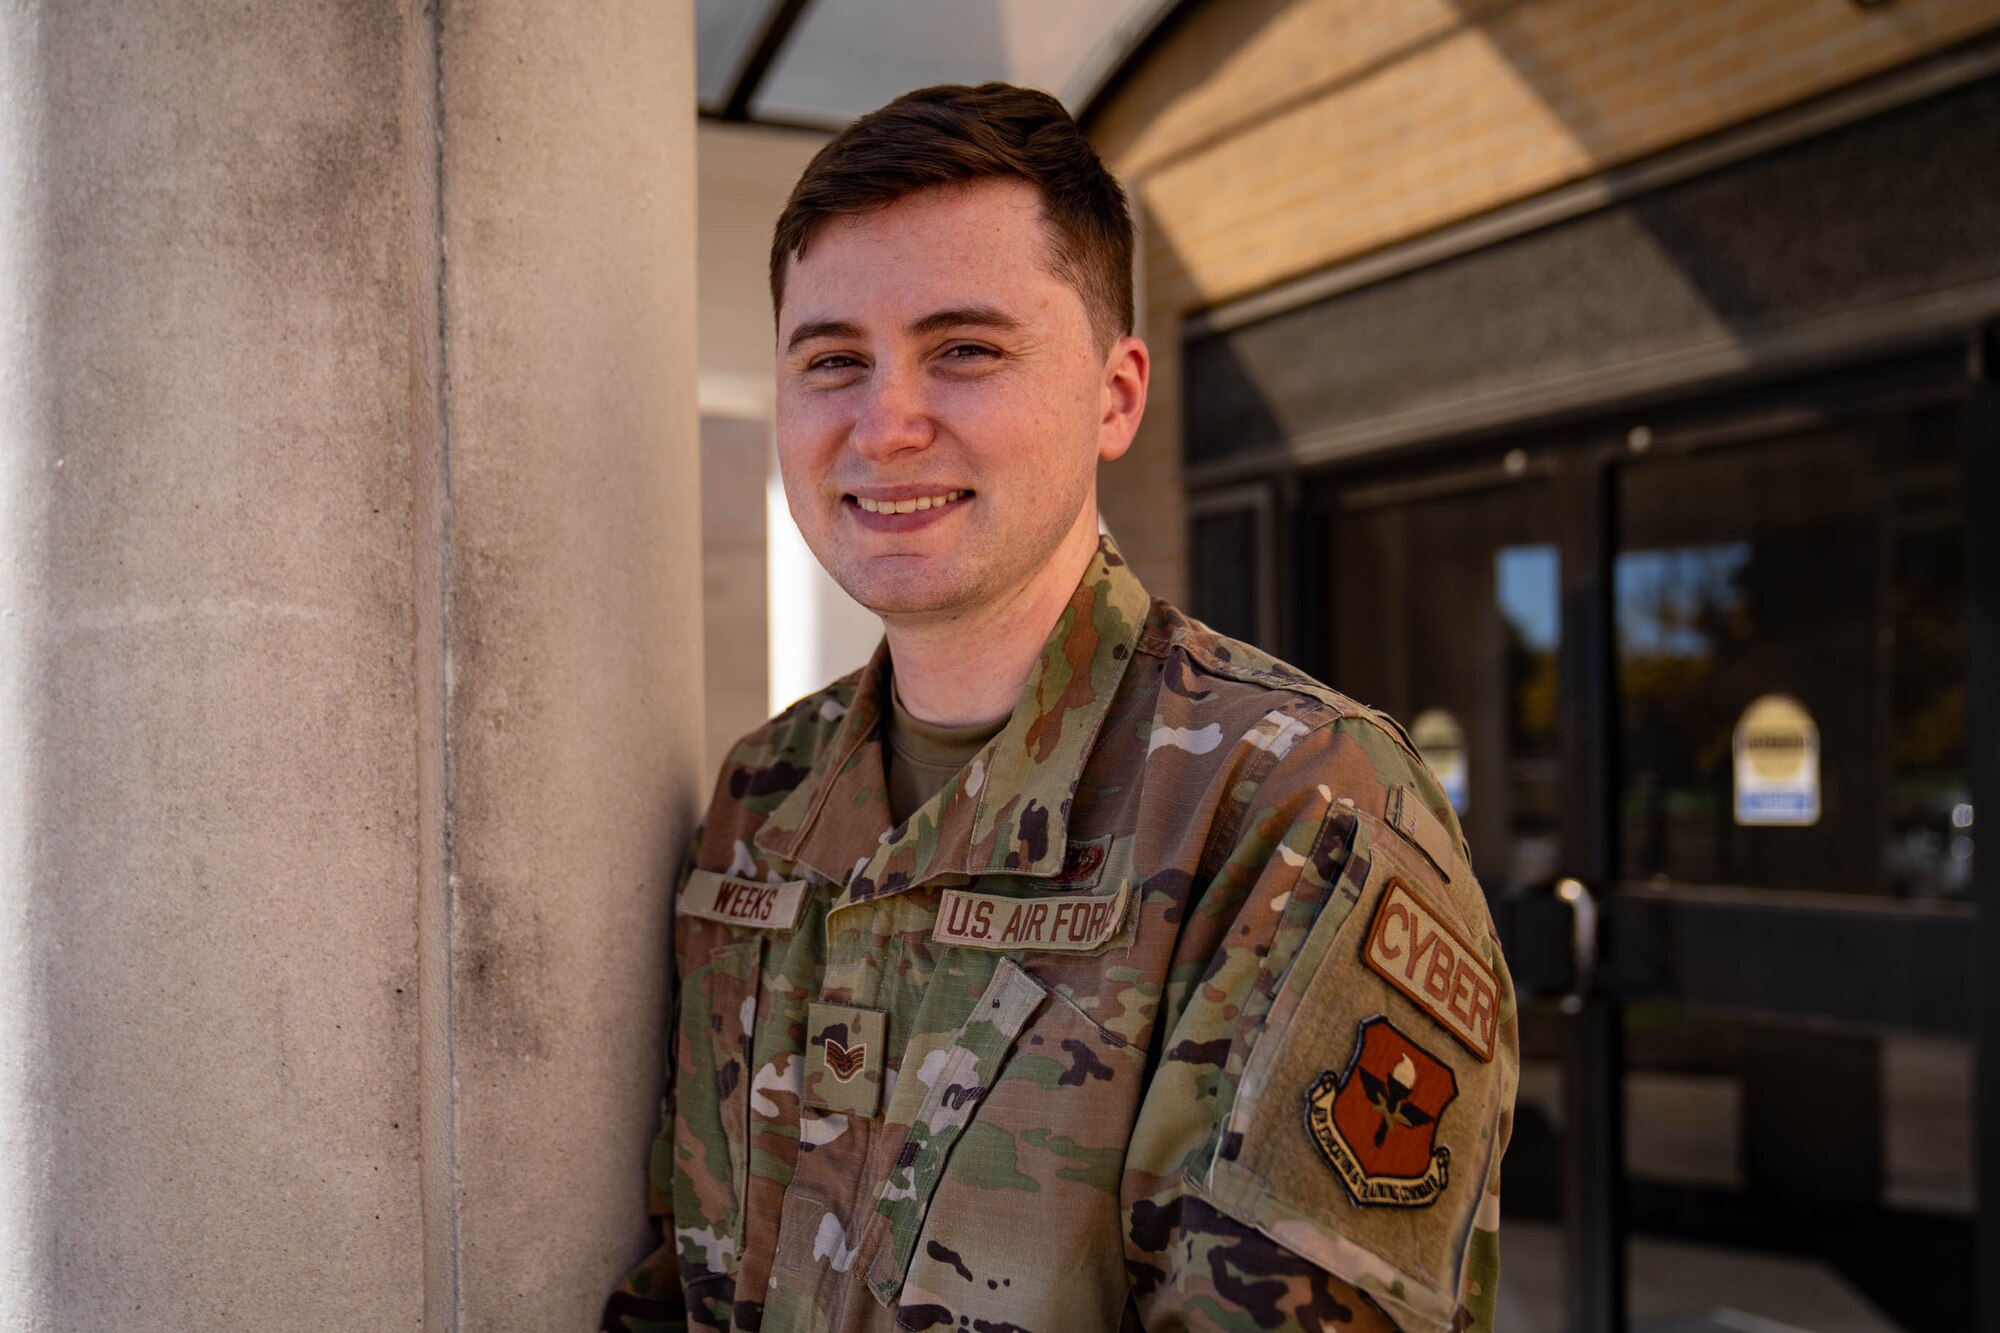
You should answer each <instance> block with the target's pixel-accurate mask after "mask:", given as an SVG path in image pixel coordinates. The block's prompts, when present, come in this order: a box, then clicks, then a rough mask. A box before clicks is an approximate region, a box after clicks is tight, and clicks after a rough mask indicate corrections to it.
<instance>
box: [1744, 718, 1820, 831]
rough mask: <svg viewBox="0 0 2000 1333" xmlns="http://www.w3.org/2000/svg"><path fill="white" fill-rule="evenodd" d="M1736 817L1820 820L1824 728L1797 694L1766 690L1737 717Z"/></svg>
mask: <svg viewBox="0 0 2000 1333" xmlns="http://www.w3.org/2000/svg"><path fill="white" fill-rule="evenodd" d="M1733 749H1734V752H1735V761H1736V763H1735V768H1736V822H1737V823H1738V824H1744V825H1750V826H1755V827H1787V826H1789V827H1794V828H1804V827H1808V826H1810V825H1813V824H1817V823H1819V805H1820V802H1819V728H1818V727H1817V726H1816V725H1814V723H1813V719H1812V714H1811V713H1809V712H1807V711H1806V706H1805V705H1804V704H1802V703H1800V702H1799V701H1798V700H1797V699H1794V698H1792V697H1791V696H1790V695H1785V694H1766V695H1763V696H1762V697H1760V698H1757V699H1754V700H1752V701H1751V704H1750V706H1749V707H1748V708H1746V709H1744V710H1743V716H1742V717H1741V718H1739V719H1738V720H1737V723H1736V737H1735V742H1734V745H1733Z"/></svg>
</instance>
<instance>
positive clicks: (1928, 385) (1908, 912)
mask: <svg viewBox="0 0 2000 1333" xmlns="http://www.w3.org/2000/svg"><path fill="white" fill-rule="evenodd" d="M1996 364H2000V334H1996V333H1995V332H1994V330H1993V329H1992V328H1989V329H1986V330H1982V331H1981V332H1980V333H1978V334H1977V335H1971V336H1966V337H1961V338H1959V339H1957V340H1954V341H1953V342H1951V343H1948V344H1942V345H1933V346H1931V347H1929V348H1926V349H1923V350H1921V351H1918V352H1911V353H1903V354H1899V355H1896V356H1894V357H1885V358H1882V359H1879V360H1877V361H1875V362H1873V363H1870V364H1863V365H1859V366H1842V367H1838V368H1834V369H1830V370H1826V371H1822V372H1821V373H1818V374H1815V375H1811V376H1800V377H1797V378H1794V379H1792V380H1789V381H1787V382H1786V383H1784V384H1781V385H1775V386H1774V385H1764V386H1758V387H1753V388H1749V389H1743V390H1738V391H1734V392H1729V393H1720V394H1715V393H1711V394H1707V395H1696V394H1689V395H1687V396H1685V397H1682V398H1681V399H1680V400H1679V401H1678V402H1676V403H1674V404H1672V405H1669V406H1665V407H1663V406H1660V405H1659V404H1657V403H1655V404H1650V405H1649V404H1645V403H1636V402H1635V403H1634V404H1632V405H1630V406H1629V407H1627V408H1625V409H1624V410H1622V411H1621V410H1614V411H1611V412H1608V413H1606V414H1605V415H1603V416H1600V417H1596V418H1595V419H1594V422H1593V423H1590V424H1585V425H1581V426H1575V427H1569V428H1545V429H1541V430H1538V431H1536V432H1535V434H1534V435H1533V436H1532V438H1533V440H1534V441H1535V444H1536V449H1537V453H1538V455H1546V456H1551V457H1553V458H1555V459H1556V464H1555V476H1554V480H1555V482H1556V490H1557V495H1558V497H1559V514H1558V517H1557V525H1556V527H1557V533H1556V535H1557V539H1558V541H1559V543H1560V550H1561V553H1562V559H1561V578H1562V584H1561V590H1562V615H1563V621H1562V623H1563V635H1562V639H1561V645H1560V649H1559V659H1558V669H1559V678H1560V681H1561V690H1560V695H1559V698H1560V703H1559V711H1558V723H1557V725H1558V742H1559V748H1560V752H1561V754H1562V758H1563V769H1564V772H1565V775H1566V777H1565V781H1564V784H1563V787H1562V800H1561V804H1560V830H1561V839H1560V840H1561V846H1562V852H1563V862H1562V864H1563V866H1564V873H1565V874H1566V875H1570V876H1574V877H1575V878H1577V879H1579V880H1581V881H1583V882H1584V883H1585V884H1587V885H1588V886H1590V888H1591V889H1593V890H1594V891H1595V892H1596V894H1597V897H1598V906H1599V909H1600V910H1599V918H1600V923H1601V931H1600V938H1601V940H1602V945H1601V956H1600V958H1599V963H1598V967H1597V969H1596V971H1595V976H1594V978H1593V979H1592V981H1591V983H1590V984H1589V985H1588V986H1587V987H1586V988H1585V989H1583V990H1582V991H1581V992H1580V993H1579V994H1577V995H1575V996H1573V997H1571V998H1570V999H1569V1000H1568V1001H1567V1003H1566V1004H1565V1010H1566V1020H1565V1042H1564V1051H1563V1063H1564V1065H1565V1070H1564V1084H1565V1101H1566V1106H1567V1123H1568V1124H1569V1126H1571V1132H1569V1133H1568V1134H1566V1135H1565V1137H1564V1141H1563V1156H1564V1161H1563V1175H1564V1181H1563V1204H1564V1225H1565V1242H1564V1254H1565V1260H1566V1263H1567V1272H1566V1274H1565V1284H1566V1291H1565V1296H1566V1301H1565V1304H1566V1309H1567V1312H1568V1315H1569V1322H1570V1327H1571V1328H1572V1329H1576V1330H1589V1331H1590V1333H1599V1331H1600V1330H1602V1331H1603V1333H1623V1330H1624V1329H1625V1327H1626V1317H1625V1309H1626V1300H1625V1288H1626V1273H1625V1255H1626V1245H1625V1241H1626V1239H1627V1237H1628V1235H1629V1230H1630V1227H1629V1214H1628V1207H1627V1203H1628V1191H1627V1189H1626V1188H1625V1182H1624V1170H1623V1145H1622V1136H1623V1123H1624V1115H1623V1105H1622V1088H1623V1079H1622V1070H1623V1065H1624V1058H1623V1052H1622V1048H1621V1042H1622V1032H1623V1014H1622V1009H1623V1006H1624V1004H1626V1003H1627V1002H1630V1001H1634V1000H1639V999H1651V1000H1665V1001H1669V1002H1674V1003H1684V1004H1689V1005H1693V1006H1698V1007H1702V1008H1706V1009H1712V1010H1717V1011H1722V1012H1726V1013H1736V1014H1742V1015H1758V1016H1778V1017H1813V1018H1824V1019H1832V1020H1835V1021H1846V1022H1865V1023H1870V1024H1873V1025H1875V1026H1877V1027H1881V1028H1904V1029H1915V1030H1927V1031H1932V1032H1948V1033H1953V1034H1956V1035H1962V1036H1970V1037H1973V1038H1975V1040H1976V1041H1977V1043H1978V1044H1977V1047H1976V1050H1977V1057H1976V1058H1977V1062H1978V1063H1977V1073H1976V1080H1975V1087H1974V1116H1975V1153H1976V1160H1977V1165H1976V1168H1975V1169H1976V1171H1977V1173H1978V1180H1977V1191H1978V1193H1977V1198H1978V1199H1979V1201H1980V1205H1981V1206H1980V1207H1979V1210H1978V1213H1977V1216H1976V1218H1975V1222H1974V1228H1975V1239H1974V1248H1973V1261H1974V1267H1975V1274H1976V1276H1975V1281H1976V1282H1977V1284H1978V1288H1979V1289H1978V1293H1977V1297H1976V1299H1977V1302H1978V1317H1977V1327H1979V1328H1981V1329H1986V1330H1991V1331H1992V1333H2000V1217H1996V1216H1995V1214H1996V1213H2000V984H1995V985H1989V986H1985V987H1981V986H1980V985H1979V978H1980V975H1981V971H1982V967H1981V965H1982V963H1983V964H1986V965H1988V970H1987V972H1986V974H1987V975H1991V976H1994V977H2000V929H1992V928H1985V927H1984V923H1986V922H1996V921H2000V850H1996V848H2000V838H1994V837H1989V838H1988V839H1987V841H1988V842H1989V843H1994V844H1996V848H1989V849H1988V851H1987V853H1986V854H1985V855H1984V856H1979V855H1975V858H1974V884H1973V892H1972V896H1971V903H1972V904H1974V905H1975V906H1973V907H1969V908H1966V909H1963V910H1955V909H1939V908H1930V907H1915V906H1910V905H1903V904H1898V903H1894V902H1882V901H1879V900H1877V901H1860V902H1857V901H1855V900H1853V899H1851V898H1846V899H1843V898H1837V897H1835V896H1833V895H1828V896H1827V897H1826V898H1825V899H1821V898H1820V897H1819V896H1818V895H1801V894H1798V893H1795V892H1769V893H1767V892H1760V891H1756V890H1748V889H1730V888H1717V889H1708V888H1683V887H1675V888H1666V889H1662V888H1658V887H1655V886H1651V885H1631V884H1620V883H1619V882H1618V881H1617V878H1616V867H1617V866H1618V864H1619V861H1618V856H1617V845H1616V838H1617V821H1616V819H1615V794H1614V793H1615V783H1614V778H1615V774H1616V772H1617V763H1618V755H1617V753H1616V748H1615V747H1616V743H1617V736H1618V728H1617V718H1616V714H1615V709H1616V706H1617V696H1616V691H1615V674H1614V673H1615V660H1614V653H1613V646H1614V642H1615V640H1614V633H1615V621H1614V608H1613V599H1612V588H1611V570H1612V563H1613V557H1614V555H1615V552H1616V550H1617V548H1618V542H1617V533H1616V530H1615V521H1616V513H1615V504H1614V494H1613V489H1612V488H1613V485H1614V481H1615V478H1616V476H1617V472H1618V469H1619V468H1620V467H1621V466H1623V465H1624V464H1625V463H1627V462H1628V461H1631V460H1632V459H1633V458H1634V457H1635V456H1637V455H1638V454H1639V453H1640V452H1641V451H1643V450H1651V449H1655V448H1657V449H1661V450H1663V451H1668V450H1671V451H1676V452H1678V451H1681V450H1696V449H1709V448H1723V447H1728V446H1730V445H1731V444H1734V443H1740V442H1747V441H1751V440H1755V439H1760V438H1767V437H1768V436H1770V435H1772V434H1775V433H1781V432H1784V431H1787V430H1791V429H1799V428H1804V427H1809V426H1812V425H1815V424H1821V423H1829V422H1833V421H1838V420H1840V419H1843V418H1846V417H1849V416H1853V415H1856V414H1859V413H1862V412H1868V411H1884V410H1894V409H1895V408H1896V407H1897V406H1899V405H1903V404H1908V405H1910V406H1916V405H1919V404H1921V403H1924V402H1935V401H1938V400H1940V399H1953V400H1956V401H1958V402H1959V404H1960V407H1961V413H1960V420H1961V422H1962V444H1963V463H1964V468H1965V472H1964V476H1965V485H1966V494H1967V495H1968V497H1992V498H1991V499H1989V500H1987V501H1986V502H1985V503H1984V504H1983V505H1982V503H1981V500H1980V499H1979V498H1973V499H1971V500H1970V501H1969V503H1968V505H1967V522H1966V543H1967V545H1966V557H1967V559H1966V580H1967V587H1966V597H1967V606H1966V615H1967V626H1966V628H1967V640H1968V649H1967V663H1966V669H1967V680H1968V682H1980V681H1989V682H2000V393H1996V389H1995V385H1994V382H1993V380H1994V373H1993V372H1994V368H1995V366H1996ZM1639 423H1651V424H1648V425H1646V426H1645V427H1644V429H1642V430H1634V429H1633V427H1634V426H1635V425H1638V424H1639ZM1517 443H1518V441H1517V440H1513V439H1509V438H1507V437H1504V436H1500V435H1487V436H1485V437H1483V438H1482V439H1478V440H1467V441H1439V442H1436V443H1435V444H1433V445H1431V446H1429V447H1426V448H1422V449H1407V450H1398V451H1397V452H1396V455H1395V458H1394V459H1393V460H1364V461H1360V462H1356V463H1353V464H1348V465H1341V466H1335V467H1330V468H1322V469H1314V470H1311V471H1290V470H1288V472H1287V474H1286V475H1284V476H1282V477H1281V478H1279V481H1280V487H1279V489H1280V493H1281V494H1283V495H1284V497H1285V504H1284V505H1283V506H1281V507H1282V508H1283V509H1284V511H1285V512H1284V513H1283V514H1281V515H1279V516H1278V521H1280V522H1283V523H1285V524H1286V525H1287V527H1288V528H1289V530H1290V532H1291V533H1292V540H1293V546H1292V550H1293V551H1294V552H1295V555H1294V561H1293V562H1292V563H1293V570H1292V577H1291V578H1290V580H1289V582H1290V585H1291V586H1290V588H1289V589H1288V590H1287V591H1288V593H1289V596H1288V597H1287V599H1286V600H1287V602H1288V604H1289V605H1288V610H1289V611H1290V612H1291V615H1290V616H1289V617H1288V618H1289V619H1290V621H1291V623H1292V624H1293V625H1294V626H1303V627H1306V628H1307V630H1308V633H1307V634H1306V635H1305V636H1304V637H1302V638H1301V640H1300V641H1299V642H1298V643H1297V644H1296V645H1293V646H1292V647H1293V650H1294V651H1295V652H1297V653H1298V655H1299V657H1300V659H1301V660H1302V664H1303V665H1305V666H1307V667H1308V669H1311V670H1313V671H1315V672H1316V673H1317V674H1320V675H1322V676H1324V675H1325V674H1326V672H1327V670H1328V669H1329V668H1330V666H1331V664H1332V661H1333V652H1332V649H1333V646H1334V645H1333V643H1332V641H1331V636H1332V634H1333V633H1334V632H1335V631H1334V624H1335V623H1336V620H1337V618H1334V617H1329V616H1327V615H1326V614H1325V608H1324V606H1323V605H1322V604H1321V603H1322V602H1323V600H1324V599H1325V598H1326V597H1327V596H1328V595H1329V589H1328V587H1327V585H1326V583H1325V579H1324V573H1323V571H1325V570H1326V569H1327V568H1328V562H1329V560H1330V558H1331V542H1330V532H1331V524H1332V523H1333V522H1334V521H1335V513H1334V496H1335V494H1336V492H1337V490H1338V489H1340V488H1344V487H1346V486H1349V485H1353V484H1356V483H1365V484H1378V483H1379V482H1380V481H1382V480H1383V479H1384V478H1385V477H1394V476H1396V475H1399V474H1400V475H1403V476H1407V475H1409V474H1410V472H1411V471H1413V470H1415V469H1428V468H1433V467H1437V466H1439V465H1441V464H1447V463H1449V462H1458V463H1464V462H1465V461H1466V460H1468V459H1473V460H1478V459H1483V460H1489V461H1490V460H1497V459H1499V458H1501V457H1502V456H1504V454H1505V453H1506V451H1507V450H1508V449H1509V448H1510V447H1514V446H1516V445H1517ZM1412 460H1416V461H1414V462H1413V461H1412ZM1986 514H1991V515H1995V516H1996V517H1995V518H1994V519H1992V520H1989V521H1983V522H1982V521H1981V519H1982V517H1983V515H1986ZM1334 683H1335V684H1336V685H1338V683H1339V682H1338V681H1334ZM1969 702H1970V707H1969V713H1968V718H1967V730H1968V737H1967V739H1968V745H1967V782H1968V787H1969V790H1970V792H1971V795H1972V801H1973V805H1974V808H1975V810H1979V809H1984V810H1987V811H1991V812H1996V813H2000V689H1995V688H1992V687H1989V688H1986V689H1980V688H1978V687H1977V686H1976V685H1975V686H1974V688H1972V689H1971V690H1970V691H1969ZM1981 738H1984V739H1983V740H1982V739H1981ZM1995 817H1996V814H1988V815H1987V817H1986V822H1987V823H1989V824H1990V823H1992V822H1994V819H1995ZM1974 912H1976V913H1977V918H1978V920H1979V923H1980V925H1979V927H1978V928H1971V929H1969V928H1968V926H1969V925H1971V924H1972V917H1973V913H1974ZM1501 915H1502V918H1503V934H1505V933H1506V930H1507V925H1506V921H1507V914H1506V913H1502V914H1501ZM1802 939H1803V940H1805V941H1809V943H1807V945H1806V947H1804V948H1801V947H1799V944H1800V941H1801V940H1802ZM1760 940H1762V941H1766V942H1769V941H1778V940H1782V941H1784V942H1785V943H1786V945H1787V947H1786V948H1785V949H1783V950H1782V951H1780V952H1778V954H1777V955H1776V956H1779V957H1785V958H1788V959H1792V960H1793V961H1794V963H1795V964H1796V960H1798V959H1799V958H1801V957H1811V958H1812V959H1814V960H1815V961H1813V962H1811V963H1808V964H1797V965H1794V966H1793V967H1791V968H1790V969H1789V974H1788V975H1785V976H1782V977H1779V978H1776V979H1775V980H1776V982H1778V983H1779V984H1775V985H1774V984H1772V983H1773V980H1774V979H1773V978H1772V977H1770V975H1769V974H1768V973H1762V974H1760V973H1758V972H1756V971H1754V970H1747V969H1743V968H1740V967H1734V966H1730V965H1729V959H1730V957H1731V950H1732V942H1733V944H1734V948H1735V949H1737V950H1740V949H1742V948H1744V947H1755V946H1756V944H1757V942H1758V941H1760ZM1510 947H1511V941H1510ZM1763 956H1764V957H1766V958H1768V957H1771V956H1772V952H1771V951H1770V950H1768V949H1767V950H1764V951H1763ZM1861 962H1866V963H1869V964H1872V966H1871V967H1869V968H1868V969H1866V970H1865V971H1862V972H1857V970H1856V969H1857V964H1858V963H1861ZM1858 976H1862V977H1871V978H1872V979H1873V982H1874V984H1872V985H1871V984H1865V983H1864V984H1857V977H1858ZM1919 978H1921V979H1924V980H1923V981H1922V982H1920V981H1919V980H1918V979H1919Z"/></svg>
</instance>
